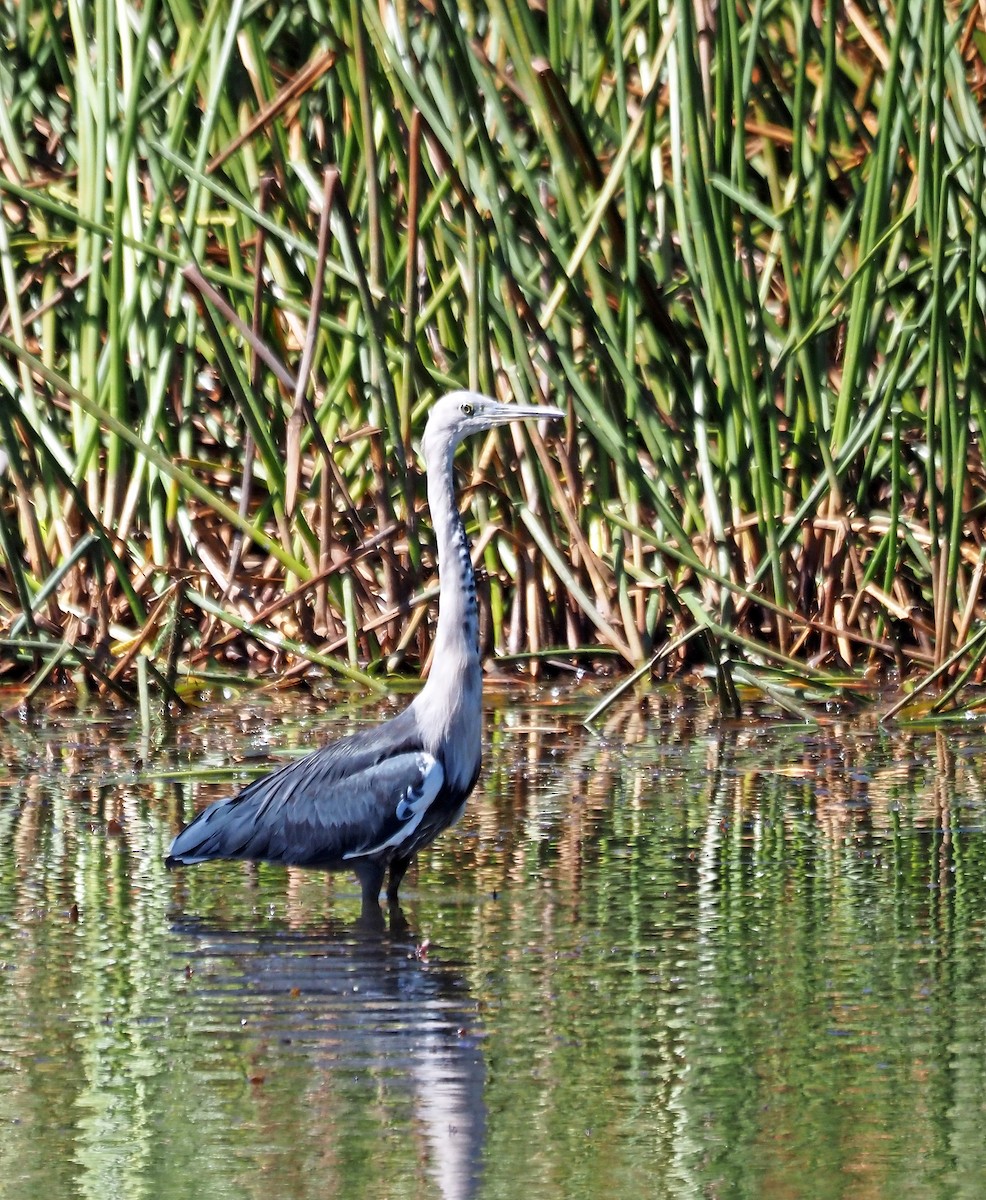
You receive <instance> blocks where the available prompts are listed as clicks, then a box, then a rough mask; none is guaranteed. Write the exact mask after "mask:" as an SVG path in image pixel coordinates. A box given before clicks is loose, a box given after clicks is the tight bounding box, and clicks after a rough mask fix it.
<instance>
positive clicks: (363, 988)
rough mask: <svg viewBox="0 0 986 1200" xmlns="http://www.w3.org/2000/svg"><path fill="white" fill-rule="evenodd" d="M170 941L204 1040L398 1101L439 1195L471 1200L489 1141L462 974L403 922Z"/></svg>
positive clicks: (185, 927) (182, 930) (482, 1074)
mask: <svg viewBox="0 0 986 1200" xmlns="http://www.w3.org/2000/svg"><path fill="white" fill-rule="evenodd" d="M172 931H173V933H175V934H176V935H177V936H178V937H180V938H181V940H182V944H181V946H180V949H178V950H177V951H176V952H177V953H179V954H180V955H181V956H182V957H183V958H184V959H185V960H186V961H187V963H188V966H189V989H190V992H191V994H192V995H193V996H196V997H197V998H198V1003H197V1004H196V1008H197V1010H198V1011H199V1012H200V1013H201V1016H202V1024H201V1026H200V1032H201V1034H202V1035H203V1036H205V1037H208V1036H210V1035H211V1036H220V1037H223V1036H229V1035H230V1034H232V1033H233V1032H234V1031H239V1030H242V1031H244V1032H245V1033H248V1034H250V1035H252V1036H253V1037H254V1038H257V1039H260V1040H262V1041H264V1042H265V1043H266V1044H268V1045H270V1046H275V1047H276V1050H275V1051H274V1052H275V1053H276V1054H278V1055H279V1056H281V1057H286V1056H291V1055H297V1054H300V1055H303V1056H304V1057H305V1059H306V1060H307V1061H308V1063H309V1064H310V1065H311V1066H312V1067H313V1068H314V1069H316V1070H317V1071H319V1072H322V1071H328V1072H332V1073H333V1074H334V1076H335V1077H337V1078H339V1079H344V1080H345V1081H346V1084H347V1086H350V1085H351V1084H352V1081H353V1080H355V1079H359V1080H363V1081H365V1086H366V1087H367V1089H368V1091H370V1092H372V1094H374V1095H376V1094H377V1093H378V1092H379V1090H380V1089H385V1090H387V1091H388V1092H390V1093H391V1095H392V1096H393V1097H394V1098H395V1099H399V1098H400V1097H401V1096H406V1097H407V1098H408V1099H409V1100H410V1103H411V1108H412V1112H413V1121H412V1127H413V1128H416V1129H419V1130H422V1131H423V1133H424V1138H425V1153H426V1156H427V1162H428V1169H429V1173H430V1174H431V1175H432V1177H433V1178H434V1180H435V1182H436V1184H437V1185H438V1189H439V1194H440V1195H441V1196H443V1197H445V1198H446V1200H464V1198H466V1197H471V1196H474V1195H475V1194H476V1192H477V1189H478V1186H479V1179H480V1173H481V1169H482V1160H483V1151H484V1143H485V1136H486V1108H485V1101H484V1090H485V1085H486V1064H485V1059H484V1056H483V1051H482V1045H481V1039H482V1031H481V1029H480V1028H479V1016H478V1013H477V1007H476V1003H475V1001H474V999H473V998H472V996H471V994H470V991H469V986H468V983H467V981H466V979H465V978H464V976H463V975H462V974H461V972H459V971H458V970H456V969H455V968H454V967H453V966H450V965H447V964H444V963H442V962H441V961H440V960H438V959H436V957H435V955H434V953H432V954H431V955H430V956H429V953H428V950H427V948H426V947H425V948H422V947H421V946H418V945H416V943H415V941H414V940H413V938H411V937H410V936H409V935H408V932H407V924H406V922H405V921H404V919H403V916H402V915H401V914H400V912H399V910H398V911H394V912H392V913H391V914H390V928H389V930H388V929H386V928H376V927H373V928H367V927H365V926H362V925H360V924H357V925H356V926H346V925H343V924H342V923H341V922H340V923H336V922H332V923H329V924H321V925H319V926H317V927H311V928H308V929H304V930H298V929H294V928H290V927H284V926H279V927H276V928H274V929H271V930H269V931H268V930H262V931H258V930H257V929H255V928H254V929H249V928H247V929H238V928H232V927H230V928H227V927H223V926H219V925H216V924H215V923H211V924H209V923H205V922H203V921H200V920H196V919H194V918H187V917H183V918H182V919H181V921H179V922H176V923H175V924H174V925H173V926H172ZM365 1107H367V1108H369V1107H372V1106H371V1105H366V1106H365ZM372 1119H373V1118H372V1117H367V1120H372Z"/></svg>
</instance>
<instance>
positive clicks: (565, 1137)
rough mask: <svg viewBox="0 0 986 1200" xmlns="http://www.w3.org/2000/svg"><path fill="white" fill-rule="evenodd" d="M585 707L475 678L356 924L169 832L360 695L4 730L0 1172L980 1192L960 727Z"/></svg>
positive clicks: (168, 1179) (594, 1191)
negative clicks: (436, 814) (455, 804)
mask: <svg viewBox="0 0 986 1200" xmlns="http://www.w3.org/2000/svg"><path fill="white" fill-rule="evenodd" d="M587 707H588V704H587V703H582V701H581V698H580V697H579V696H578V694H577V693H576V694H574V695H571V696H566V695H565V694H553V693H551V692H543V693H539V694H537V696H535V697H532V698H531V702H530V703H529V704H526V705H524V706H519V705H518V704H517V702H516V698H513V700H512V702H511V703H510V704H509V705H503V706H500V707H497V706H496V704H495V702H494V706H493V707H492V708H491V711H490V713H489V720H488V733H489V738H488V744H489V751H488V754H487V768H486V773H485V776H484V782H483V785H482V788H481V791H480V792H479V793H477V795H476V796H475V797H474V799H473V800H472V801H471V802H470V805H469V808H468V809H467V813H466V816H465V818H464V819H463V822H462V823H461V824H460V825H459V826H458V827H457V828H456V829H455V830H453V831H451V832H450V833H449V834H447V835H445V836H444V837H443V839H442V840H441V841H440V842H439V843H437V844H436V845H435V846H434V847H433V848H432V849H431V850H430V852H429V853H428V854H427V855H426V856H425V858H424V859H423V861H422V862H421V864H420V867H419V869H418V870H417V872H416V874H415V875H413V876H411V877H409V879H408V881H407V884H406V885H405V886H406V887H407V888H408V892H407V895H406V897H405V913H404V915H405V917H406V921H407V928H406V929H405V928H403V927H401V926H398V927H396V928H394V929H392V930H390V931H389V932H385V933H383V934H382V935H377V936H375V937H370V936H369V935H368V934H365V933H362V932H361V931H360V930H359V928H358V927H357V924H356V919H357V917H358V914H359V895H358V889H357V888H356V886H355V883H354V882H353V881H351V880H349V879H347V878H345V877H343V876H337V877H327V876H325V875H322V874H319V873H317V872H300V871H294V872H285V871H283V870H278V869H274V868H266V867H261V868H256V867H253V866H250V865H245V864H215V865H210V866H208V867H203V868H198V869H196V870H194V871H189V872H184V873H167V872H165V870H164V868H163V865H162V861H161V859H162V854H163V851H164V849H165V848H166V846H167V843H168V841H169V839H170V837H171V834H172V832H173V830H174V829H175V828H176V827H177V825H178V823H179V822H180V821H181V820H182V819H187V817H188V816H189V815H191V812H192V811H193V809H197V808H199V807H202V806H203V805H204V804H205V803H207V802H208V801H210V800H212V799H215V798H216V797H218V796H219V795H222V794H226V793H228V792H229V791H230V790H232V788H233V787H234V786H236V784H238V783H240V782H242V781H243V779H244V778H245V774H244V769H245V768H246V767H248V766H249V763H248V762H246V763H244V767H243V768H240V769H237V770H235V771H233V772H230V771H228V770H222V772H221V774H217V773H216V772H217V771H219V770H220V768H225V765H226V764H228V763H230V762H237V761H239V760H240V759H241V758H242V757H243V755H244V754H245V753H246V754H250V753H257V754H264V753H266V752H267V751H275V752H276V753H278V754H284V753H301V752H304V751H305V750H307V749H309V748H310V745H311V740H312V738H313V737H315V738H321V737H322V736H328V733H329V732H330V730H331V732H332V733H340V732H345V730H346V729H347V728H350V727H352V725H353V724H354V723H355V722H358V721H359V720H361V719H363V714H362V713H360V712H359V711H356V710H352V709H347V708H345V707H341V708H340V709H338V710H336V711H335V712H334V713H332V714H330V715H329V716H328V717H326V716H325V715H324V713H320V714H316V713H315V712H314V711H312V710H306V709H304V707H292V706H290V705H288V704H287V703H285V702H282V701H277V702H267V701H260V700H258V701H256V702H254V701H250V702H249V703H246V704H241V705H239V706H238V710H237V712H236V713H235V714H229V713H228V712H227V711H226V710H225V709H217V710H216V711H214V712H210V713H208V714H207V717H205V718H204V717H203V716H201V715H199V716H196V717H191V718H189V719H187V720H185V721H182V722H180V723H178V724H177V726H176V727H175V728H174V730H173V731H170V732H168V731H162V735H161V737H160V740H159V741H158V742H157V743H156V744H152V745H147V744H144V743H142V742H141V738H140V736H139V733H138V731H136V730H135V729H134V727H133V726H132V725H131V724H129V723H127V722H117V721H113V720H104V721H100V722H91V721H87V720H84V719H82V718H78V717H60V718H57V719H56V718H47V719H38V720H36V721H33V722H31V723H26V724H22V725H16V724H15V725H11V726H8V727H6V728H3V729H0V761H2V762H3V764H4V767H3V770H4V772H5V774H4V777H3V780H2V782H3V793H2V796H3V798H2V800H0V1126H2V1137H0V1172H2V1174H0V1178H2V1179H3V1180H4V1184H3V1191H4V1195H10V1196H12V1197H20V1196H31V1195H36V1194H38V1191H37V1189H38V1187H40V1186H42V1185H43V1186H44V1188H45V1191H46V1194H52V1195H69V1194H73V1195H76V1194H77V1195H83V1196H90V1195H91V1196H93V1197H95V1196H101V1197H102V1196H108V1195H121V1196H131V1195H134V1196H138V1195H140V1196H143V1195H148V1194H153V1195H154V1196H155V1197H159V1196H160V1197H171V1196H184V1195H191V1194H195V1195H202V1196H209V1197H212V1196H216V1197H225V1196H233V1195H236V1196H252V1195H254V1194H256V1195H258V1196H259V1195H261V1194H263V1195H265V1196H266V1195H268V1194H269V1193H270V1190H271V1187H272V1186H274V1184H275V1183H276V1186H277V1188H278V1191H279V1193H280V1194H284V1195H292V1196H316V1195H317V1196H322V1195H325V1194H326V1193H327V1192H337V1193H338V1194H345V1195H346V1196H347V1197H348V1196H354V1197H360V1196H380V1195H387V1196H395V1197H403V1196H415V1197H417V1196H421V1197H432V1196H436V1197H437V1196H453V1195H478V1196H490V1197H494V1196H501V1195H503V1196H506V1195H511V1196H513V1195H517V1194H520V1193H527V1192H530V1191H532V1190H534V1191H536V1192H537V1194H538V1195H539V1196H546V1197H555V1196H557V1197H563V1196H565V1197H567V1196H571V1195H576V1194H577V1195H580V1196H587V1197H590V1198H591V1197H603V1196H604V1197H607V1198H608V1197H612V1196H613V1195H620V1196H622V1195H630V1194H635V1193H637V1192H641V1191H642V1189H647V1192H648V1193H649V1194H650V1193H655V1192H657V1193H660V1194H666V1195H668V1196H680V1197H691V1196H715V1195H738V1196H754V1197H759V1196H771V1197H780V1196H803V1195H805V1194H808V1192H809V1191H810V1194H811V1195H813V1196H843V1195H846V1196H848V1195H852V1196H857V1195H859V1196H894V1197H897V1196H922V1197H926V1196H930V1197H939V1196H941V1197H954V1196H965V1195H968V1196H978V1195H979V1194H980V1191H979V1189H980V1181H981V1179H982V1178H984V1177H986V1149H984V1143H983V1139H982V1136H981V1128H982V1120H983V1116H984V1113H986V1015H984V1014H986V969H984V968H986V952H984V951H986V921H984V918H983V914H984V913H986V796H984V780H983V768H982V766H981V765H980V764H982V763H983V762H986V739H984V737H983V735H982V733H981V732H980V731H978V730H970V729H962V730H958V731H955V730H953V731H949V732H948V733H941V734H935V733H928V732H915V731H912V732H896V733H890V732H887V731H886V730H882V729H881V728H880V727H879V725H878V724H877V723H876V722H872V721H871V722H869V723H865V724H864V723H861V722H859V721H858V720H856V721H849V720H846V721H840V720H836V719H833V720H832V722H831V723H830V724H829V725H827V726H823V727H819V728H817V729H813V730H812V729H805V728H794V727H792V726H790V725H786V724H783V723H780V722H777V721H772V720H768V719H760V720H757V721H755V722H744V723H740V724H737V725H723V724H722V723H720V722H718V721H717V720H716V719H715V718H714V716H713V715H712V714H711V713H710V712H709V711H707V710H706V709H705V708H704V707H703V706H701V705H700V704H683V703H681V702H680V701H679V700H678V699H677V697H674V696H660V695H658V696H656V697H654V698H652V699H650V700H648V701H646V702H644V703H643V704H640V703H638V702H636V701H634V702H632V703H627V704H625V705H623V706H622V707H621V708H620V709H619V710H617V711H615V712H614V713H613V714H612V716H611V718H610V720H609V723H608V724H607V725H606V726H605V727H604V728H603V729H602V730H601V731H600V733H599V734H598V735H597V734H592V735H590V734H588V733H586V732H585V731H584V730H582V729H581V728H580V727H579V725H578V720H577V717H578V715H579V713H580V712H583V711H585V710H586V708H587ZM376 715H377V714H375V713H374V714H366V719H371V718H372V717H374V716H376ZM226 718H228V720H227V719H226ZM806 1181H807V1182H806ZM809 1184H810V1187H809ZM806 1188H808V1191H806Z"/></svg>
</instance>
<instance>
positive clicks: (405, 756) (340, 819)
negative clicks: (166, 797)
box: [169, 743, 445, 866]
mask: <svg viewBox="0 0 986 1200" xmlns="http://www.w3.org/2000/svg"><path fill="white" fill-rule="evenodd" d="M341 745H342V744H341V743H337V745H336V746H330V747H326V750H324V751H318V752H317V753H315V754H313V755H309V756H308V757H307V758H304V759H300V760H298V761H297V762H294V763H290V764H288V765H287V766H286V767H283V768H281V770H279V771H275V772H274V773H273V774H271V775H268V776H266V777H265V778H264V779H261V780H258V781H257V782H256V783H253V784H251V785H250V786H249V787H247V788H246V789H244V791H242V792H241V793H240V794H239V796H236V797H234V798H232V799H229V800H220V801H218V802H217V803H216V804H213V805H211V806H210V807H209V808H207V809H206V810H205V811H204V812H203V813H201V814H200V815H199V816H198V817H197V818H196V819H195V820H194V821H193V822H192V823H191V824H190V825H188V826H187V827H186V828H185V829H184V830H183V831H182V832H181V833H180V834H179V835H178V836H177V837H176V838H175V840H174V842H173V843H172V846H171V850H170V854H169V861H171V862H182V863H195V862H204V861H206V860H208V859H211V858H249V859H262V860H266V861H268V862H280V863H291V864H295V865H298V866H334V865H338V866H341V865H343V864H344V862H345V861H346V860H349V859H353V858H358V857H360V856H362V855H366V854H382V853H385V852H386V851H387V850H396V849H397V848H398V847H399V846H400V845H401V844H402V843H404V842H405V841H407V840H408V839H410V838H411V837H412V836H413V834H414V833H415V831H416V830H417V829H418V827H419V826H420V824H421V822H422V820H423V818H424V816H425V813H426V812H427V811H428V809H429V808H430V807H431V805H432V804H433V803H434V801H435V799H436V798H437V797H438V795H439V793H440V792H441V790H442V785H443V783H444V781H445V772H444V770H443V769H442V765H441V763H440V762H439V761H438V760H437V759H436V758H434V757H433V756H432V755H431V754H428V753H426V752H424V751H421V750H415V751H410V750H409V751H406V752H403V753H396V754H393V755H391V756H390V757H387V758H384V759H383V760H382V761H376V762H374V761H369V759H370V758H371V752H370V751H369V748H367V752H364V753H362V754H356V755H354V757H355V758H356V763H355V764H353V765H354V766H355V768H356V769H354V770H351V771H349V772H348V773H344V771H343V769H342V765H343V764H342V761H341V760H342V757H343V756H342V755H340V754H339V753H338V750H337V746H341ZM357 749H362V748H359V747H358V748H357ZM327 751H336V753H335V754H329V753H327ZM378 753H379V751H378Z"/></svg>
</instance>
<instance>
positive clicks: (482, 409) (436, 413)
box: [421, 391, 565, 462]
mask: <svg viewBox="0 0 986 1200" xmlns="http://www.w3.org/2000/svg"><path fill="white" fill-rule="evenodd" d="M564 415H565V414H564V412H563V411H562V410H561V409H560V408H549V407H548V406H547V405H544V404H501V403H500V401H499V400H493V399H491V397H489V396H484V395H482V393H480V392H467V391H461V392H449V393H448V394H447V395H445V396H442V397H441V399H439V400H436V401H435V403H434V404H433V405H432V408H431V411H430V412H429V414H428V424H427V425H426V426H425V432H424V437H423V438H422V441H421V450H422V453H423V454H424V457H425V461H426V462H427V461H429V460H430V459H431V458H432V455H433V454H438V453H440V452H444V453H450V452H451V451H453V450H454V449H455V447H456V446H458V444H459V443H460V442H461V441H462V439H463V438H467V437H469V435H470V434H473V433H483V432H484V431H485V430H487V429H494V428H495V427H496V426H497V425H507V424H509V423H510V422H511V421H537V420H542V419H545V418H547V419H548V420H558V419H559V418H560V417H564Z"/></svg>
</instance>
